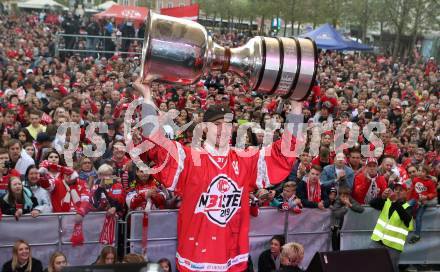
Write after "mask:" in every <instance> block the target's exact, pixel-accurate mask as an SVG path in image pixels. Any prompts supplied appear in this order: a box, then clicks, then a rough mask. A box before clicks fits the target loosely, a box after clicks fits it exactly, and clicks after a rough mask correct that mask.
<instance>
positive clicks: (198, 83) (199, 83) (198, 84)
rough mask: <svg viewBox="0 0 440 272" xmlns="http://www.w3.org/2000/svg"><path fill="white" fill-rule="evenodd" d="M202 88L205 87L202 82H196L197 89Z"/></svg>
mask: <svg viewBox="0 0 440 272" xmlns="http://www.w3.org/2000/svg"><path fill="white" fill-rule="evenodd" d="M203 86H205V85H204V84H203V82H201V81H199V82H197V87H203Z"/></svg>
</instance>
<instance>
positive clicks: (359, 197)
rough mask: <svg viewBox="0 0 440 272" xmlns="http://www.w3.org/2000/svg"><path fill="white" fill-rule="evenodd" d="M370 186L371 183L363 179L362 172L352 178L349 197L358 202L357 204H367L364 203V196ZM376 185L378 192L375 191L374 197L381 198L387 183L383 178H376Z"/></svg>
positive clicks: (363, 174) (363, 173)
mask: <svg viewBox="0 0 440 272" xmlns="http://www.w3.org/2000/svg"><path fill="white" fill-rule="evenodd" d="M370 184H371V182H370V180H369V179H368V178H367V177H365V172H364V171H362V172H360V173H359V174H357V175H356V176H355V177H354V184H353V192H352V193H351V195H352V196H353V198H354V199H355V200H356V201H357V202H359V204H368V203H365V196H366V195H367V192H368V189H369V188H370ZM376 185H377V189H378V190H379V191H377V195H376V196H381V195H382V193H383V191H385V189H386V188H387V181H386V180H385V177H384V176H378V177H377V178H376Z"/></svg>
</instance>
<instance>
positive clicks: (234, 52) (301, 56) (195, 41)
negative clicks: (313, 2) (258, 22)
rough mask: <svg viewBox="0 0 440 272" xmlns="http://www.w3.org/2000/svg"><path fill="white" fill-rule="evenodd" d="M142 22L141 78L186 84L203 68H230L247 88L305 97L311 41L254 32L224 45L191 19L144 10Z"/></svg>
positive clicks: (312, 71)
mask: <svg viewBox="0 0 440 272" xmlns="http://www.w3.org/2000/svg"><path fill="white" fill-rule="evenodd" d="M145 24H146V27H145V38H144V44H143V48H142V63H141V65H142V67H141V77H142V79H143V80H144V81H147V78H154V79H155V80H158V81H161V82H167V83H174V84H180V85H191V84H194V83H195V82H197V81H198V80H199V79H200V78H201V77H202V76H203V75H204V74H206V73H208V72H209V71H221V72H222V73H226V72H232V73H234V74H236V75H239V76H240V77H242V78H243V79H245V80H246V82H247V84H248V86H249V89H250V90H252V91H255V92H257V93H259V94H262V95H276V96H281V97H282V98H284V99H293V100H296V101H302V100H305V99H307V97H308V95H309V93H310V91H311V89H312V87H313V84H314V82H315V77H316V71H317V58H318V53H317V47H316V44H315V42H314V41H312V40H311V39H308V38H305V39H303V38H293V37H292V38H284V37H281V38H278V37H276V38H272V37H262V36H256V37H253V38H252V39H250V40H249V41H248V42H247V43H246V44H245V45H243V46H240V47H236V48H228V47H223V46H220V45H218V44H216V43H215V42H213V41H212V38H211V37H210V36H209V35H208V33H207V31H206V29H205V28H204V27H203V26H202V25H200V24H198V23H196V22H193V21H189V20H185V19H180V18H175V17H170V16H165V15H159V14H156V13H154V12H151V11H150V12H149V14H148V17H147V19H146V22H145Z"/></svg>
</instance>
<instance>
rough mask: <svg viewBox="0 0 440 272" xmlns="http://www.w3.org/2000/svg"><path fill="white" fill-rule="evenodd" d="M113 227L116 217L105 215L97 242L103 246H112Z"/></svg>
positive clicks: (113, 238)
mask: <svg viewBox="0 0 440 272" xmlns="http://www.w3.org/2000/svg"><path fill="white" fill-rule="evenodd" d="M115 225H116V217H115V216H112V215H106V216H105V220H104V224H103V225H102V230H101V234H100V235H99V242H100V243H101V244H103V245H112V244H113V242H114V240H115Z"/></svg>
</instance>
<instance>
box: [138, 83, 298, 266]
mask: <svg viewBox="0 0 440 272" xmlns="http://www.w3.org/2000/svg"><path fill="white" fill-rule="evenodd" d="M134 86H135V88H136V89H138V90H139V91H140V92H141V93H142V94H143V96H144V101H145V102H147V103H148V104H144V105H143V107H142V112H143V116H144V117H147V116H148V117H153V118H154V117H155V116H156V110H155V109H154V108H153V107H152V106H151V103H152V99H151V93H150V88H149V86H146V85H143V84H141V83H140V80H138V81H137V82H135V83H134ZM291 103H292V109H293V110H292V112H291V114H289V115H288V116H287V119H289V120H290V121H293V122H291V123H301V122H302V121H303V120H302V116H301V112H302V104H300V103H298V102H295V101H292V102H291ZM228 113H230V112H229V110H228V109H227V108H223V107H220V106H211V107H210V108H208V110H207V111H206V112H205V114H204V117H203V121H204V122H209V128H210V129H206V130H205V132H206V141H205V142H204V143H203V145H202V146H201V148H191V147H186V146H182V145H181V144H179V143H177V142H175V141H171V140H169V139H167V138H165V136H164V135H163V133H162V131H161V129H159V128H158V127H156V128H151V126H150V125H152V124H151V123H148V124H145V125H144V126H143V129H144V131H143V133H144V136H145V137H147V139H146V142H145V143H146V144H148V143H149V144H151V148H150V149H149V150H148V151H147V152H145V153H140V154H141V156H142V160H143V161H151V160H153V161H154V163H155V164H156V166H155V169H160V168H161V167H163V164H165V165H164V167H165V168H164V169H163V170H162V171H159V172H158V173H157V177H158V180H160V182H161V183H162V184H164V185H165V186H166V187H167V189H169V190H172V191H176V193H178V194H179V195H181V196H182V197H183V200H182V204H181V207H180V209H179V217H178V220H177V221H178V227H177V229H178V241H179V242H178V247H177V254H176V258H177V260H176V263H177V269H178V270H179V271H181V272H187V271H212V270H215V271H229V272H239V271H240V272H241V271H243V270H246V268H247V262H248V257H249V219H250V211H249V192H251V191H254V190H255V189H256V188H265V187H267V186H270V185H275V184H278V183H280V182H282V181H283V180H284V179H285V178H286V177H287V176H288V175H289V173H290V171H291V169H292V166H293V164H294V162H295V157H293V156H286V155H284V154H285V152H282V150H281V144H282V142H283V140H281V139H280V140H278V141H276V142H274V143H273V144H272V145H270V146H268V147H264V148H263V149H261V150H255V151H256V152H253V150H247V151H239V150H237V149H235V148H231V147H230V145H229V143H230V135H231V125H230V124H229V123H228V122H229V121H228V120H231V119H230V117H232V116H230V115H229V114H228ZM231 115H232V114H231ZM299 119H301V120H299ZM297 128H298V127H297V126H295V127H294V128H293V129H292V127H290V128H289V129H286V130H285V133H287V136H288V137H287V139H288V141H290V142H288V143H289V144H290V146H289V147H287V146H286V145H287V144H286V143H285V142H286V139H284V143H283V144H284V145H285V146H286V147H285V149H283V151H289V152H292V151H293V149H294V147H295V145H296V138H295V137H293V135H296V134H295V133H296V129H297ZM214 130H216V131H217V133H214ZM222 131H223V133H221V132H222ZM225 132H226V133H225ZM225 134H226V135H225ZM291 136H292V137H291ZM242 152H253V153H252V154H250V153H247V154H246V155H245V156H243V155H244V154H243V153H242ZM242 154H243V155H242ZM138 159H140V158H139V157H138V158H133V161H135V160H136V161H137V163H139V162H140V161H139V160H138Z"/></svg>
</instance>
